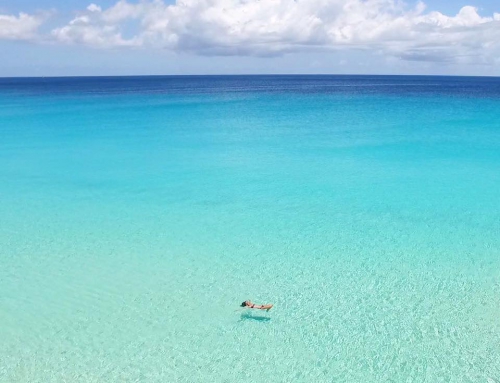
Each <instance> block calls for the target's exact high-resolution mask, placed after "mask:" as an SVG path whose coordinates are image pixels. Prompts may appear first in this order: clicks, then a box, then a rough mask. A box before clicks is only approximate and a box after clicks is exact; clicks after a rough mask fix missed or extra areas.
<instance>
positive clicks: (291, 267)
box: [0, 76, 500, 383]
mask: <svg viewBox="0 0 500 383" xmlns="http://www.w3.org/2000/svg"><path fill="white" fill-rule="evenodd" d="M245 299H251V300H253V301H255V302H257V303H274V304H275V307H274V308H273V310H271V311H270V312H269V313H266V312H260V311H257V310H240V309H239V304H240V303H241V301H243V300H245ZM0 381H1V382H43V383H46V382H89V383H90V382H189V383H191V382H207V383H208V382H231V383H232V382H353V383H354V382H356V383H360V382H432V383H434V382H486V383H497V382H500V79H494V78H482V79H481V78H439V77H320V76H318V77H265V76H264V77H186V78H183V77H151V78H147V77H146V78H86V79H85V78H80V79H75V78H67V79H2V80H0Z"/></svg>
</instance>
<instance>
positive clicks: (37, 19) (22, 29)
mask: <svg viewBox="0 0 500 383" xmlns="http://www.w3.org/2000/svg"><path fill="white" fill-rule="evenodd" d="M43 21H44V17H43V16H33V15H28V14H26V13H20V14H19V16H12V15H0V40H1V39H5V40H30V39H34V38H35V37H36V31H37V29H38V27H39V26H40V25H41V24H42V23H43Z"/></svg>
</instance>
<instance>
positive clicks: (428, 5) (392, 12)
mask: <svg viewBox="0 0 500 383" xmlns="http://www.w3.org/2000/svg"><path fill="white" fill-rule="evenodd" d="M424 3H425V6H423V5H422V4H419V3H418V2H416V1H406V2H405V3H404V4H403V3H402V2H401V1H399V0H329V1H325V0H299V1H293V0H265V1H264V0H261V1H258V0H247V1H242V0H232V1H230V0H210V1H208V0H185V1H184V2H183V5H179V4H175V2H172V1H166V0H142V1H140V0H120V1H118V0H100V1H99V0H94V1H81V0H66V1H64V2H62V1H54V0H36V1H35V0H3V1H2V2H1V3H0V52H1V57H2V60H0V76H67V75H113V74H117V75H127V74H222V73H229V74H232V73H235V74H239V73H362V74H369V73H376V74H441V75H446V74H449V75H496V76H498V75H500V2H498V1H493V0H470V1H468V0H463V1H462V0H457V1H449V0H448V1H446V0H428V1H425V2H424ZM495 3H496V4H495ZM20 13H22V14H23V15H20Z"/></svg>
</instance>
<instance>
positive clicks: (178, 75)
mask: <svg viewBox="0 0 500 383" xmlns="http://www.w3.org/2000/svg"><path fill="white" fill-rule="evenodd" d="M259 76H261V77H285V76H287V77H293V76H296V77H299V76H303V77H319V76H332V77H333V76H336V77H368V76H371V77H454V78H456V77H463V78H500V75H498V76H496V75H457V74H454V75H446V74H366V73H365V74H355V73H353V74H345V73H344V74H340V73H338V74H335V73H274V74H273V73H261V74H256V73H246V74H125V75H49V76H22V75H21V76H0V79H2V80H3V79H43V78H124V77H259Z"/></svg>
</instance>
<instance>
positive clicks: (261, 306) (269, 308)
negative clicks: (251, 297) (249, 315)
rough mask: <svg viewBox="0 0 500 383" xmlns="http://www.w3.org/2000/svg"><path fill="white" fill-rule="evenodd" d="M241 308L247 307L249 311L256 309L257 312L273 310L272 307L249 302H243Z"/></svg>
mask: <svg viewBox="0 0 500 383" xmlns="http://www.w3.org/2000/svg"><path fill="white" fill-rule="evenodd" d="M241 307H248V308H249V309H258V310H267V311H269V310H271V309H272V308H273V305H256V304H255V303H252V302H251V301H245V302H243V303H242V304H241Z"/></svg>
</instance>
